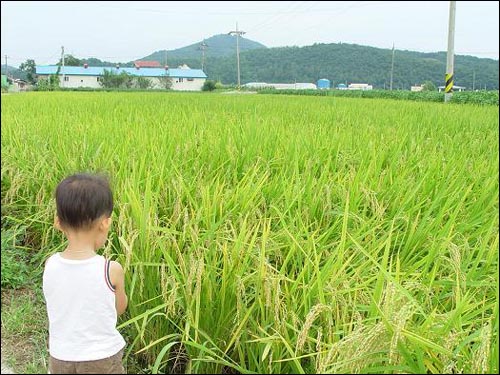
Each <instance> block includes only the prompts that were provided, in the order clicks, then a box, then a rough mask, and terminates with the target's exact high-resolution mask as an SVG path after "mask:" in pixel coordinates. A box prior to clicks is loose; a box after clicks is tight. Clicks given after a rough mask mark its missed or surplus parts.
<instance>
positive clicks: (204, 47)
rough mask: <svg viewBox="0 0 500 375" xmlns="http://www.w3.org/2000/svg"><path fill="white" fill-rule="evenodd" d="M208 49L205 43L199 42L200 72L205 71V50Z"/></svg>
mask: <svg viewBox="0 0 500 375" xmlns="http://www.w3.org/2000/svg"><path fill="white" fill-rule="evenodd" d="M207 47H208V45H207V44H206V43H205V41H203V42H201V44H200V49H201V70H203V71H205V49H206V48H207Z"/></svg>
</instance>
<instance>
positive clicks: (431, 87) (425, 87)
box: [422, 81, 437, 91]
mask: <svg viewBox="0 0 500 375" xmlns="http://www.w3.org/2000/svg"><path fill="white" fill-rule="evenodd" d="M436 90H437V87H436V85H435V84H434V83H433V82H432V81H425V82H424V84H423V85H422V91H436Z"/></svg>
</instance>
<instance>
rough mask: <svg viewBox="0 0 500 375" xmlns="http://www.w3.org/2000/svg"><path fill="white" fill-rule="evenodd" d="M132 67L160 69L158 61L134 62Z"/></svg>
mask: <svg viewBox="0 0 500 375" xmlns="http://www.w3.org/2000/svg"><path fill="white" fill-rule="evenodd" d="M134 65H135V66H138V67H141V68H161V65H160V63H159V62H158V61H134Z"/></svg>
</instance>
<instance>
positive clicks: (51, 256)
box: [45, 252, 61, 265]
mask: <svg viewBox="0 0 500 375" xmlns="http://www.w3.org/2000/svg"><path fill="white" fill-rule="evenodd" d="M60 254H61V253H59V252H56V253H53V254H52V255H50V256H49V257H48V258H47V259H45V265H47V264H48V263H49V262H51V261H52V260H54V259H55V258H58V257H60Z"/></svg>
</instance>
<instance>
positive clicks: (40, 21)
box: [1, 1, 499, 67]
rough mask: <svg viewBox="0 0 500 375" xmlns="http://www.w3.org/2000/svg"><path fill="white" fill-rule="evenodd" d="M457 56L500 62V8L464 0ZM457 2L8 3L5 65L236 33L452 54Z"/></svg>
mask: <svg viewBox="0 0 500 375" xmlns="http://www.w3.org/2000/svg"><path fill="white" fill-rule="evenodd" d="M456 4H457V5H456V20H455V42H454V44H455V54H458V55H472V56H477V57H486V58H493V59H496V60H498V58H499V57H498V55H499V53H498V51H499V41H498V39H499V37H498V35H499V22H498V19H499V16H498V14H499V2H498V1H475V2H473V1H457V2H456ZM449 7H450V2H449V1H232V2H227V1H175V2H171V1H141V2H139V1H130V2H128V1H2V2H1V19H2V22H1V27H2V34H1V35H2V39H1V42H2V43H1V55H2V56H1V58H2V60H1V61H2V65H3V64H5V55H7V63H8V65H10V66H16V67H17V66H19V64H21V63H22V62H24V61H26V60H27V59H34V60H35V62H36V63H37V64H38V65H46V64H55V63H56V62H57V61H58V60H59V58H60V57H61V47H62V46H64V51H65V53H66V54H71V55H73V56H75V57H77V58H89V57H95V58H99V59H101V60H106V61H111V62H128V61H132V60H136V59H140V58H142V57H145V56H147V55H150V54H151V53H153V52H156V51H159V50H165V49H166V50H173V49H176V48H180V47H184V46H186V45H189V44H193V43H197V42H200V41H201V40H203V39H204V38H209V37H211V36H213V35H216V34H225V33H228V32H230V31H233V30H235V28H236V23H238V29H239V30H241V31H244V32H245V34H244V37H245V38H248V39H250V40H254V41H256V42H259V43H262V44H264V45H265V46H267V47H282V46H299V47H302V46H307V45H312V44H314V43H339V42H342V43H352V44H360V45H366V46H372V47H379V48H387V49H390V48H392V45H393V44H394V46H395V49H396V50H411V51H418V52H436V51H447V49H448V25H449Z"/></svg>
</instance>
